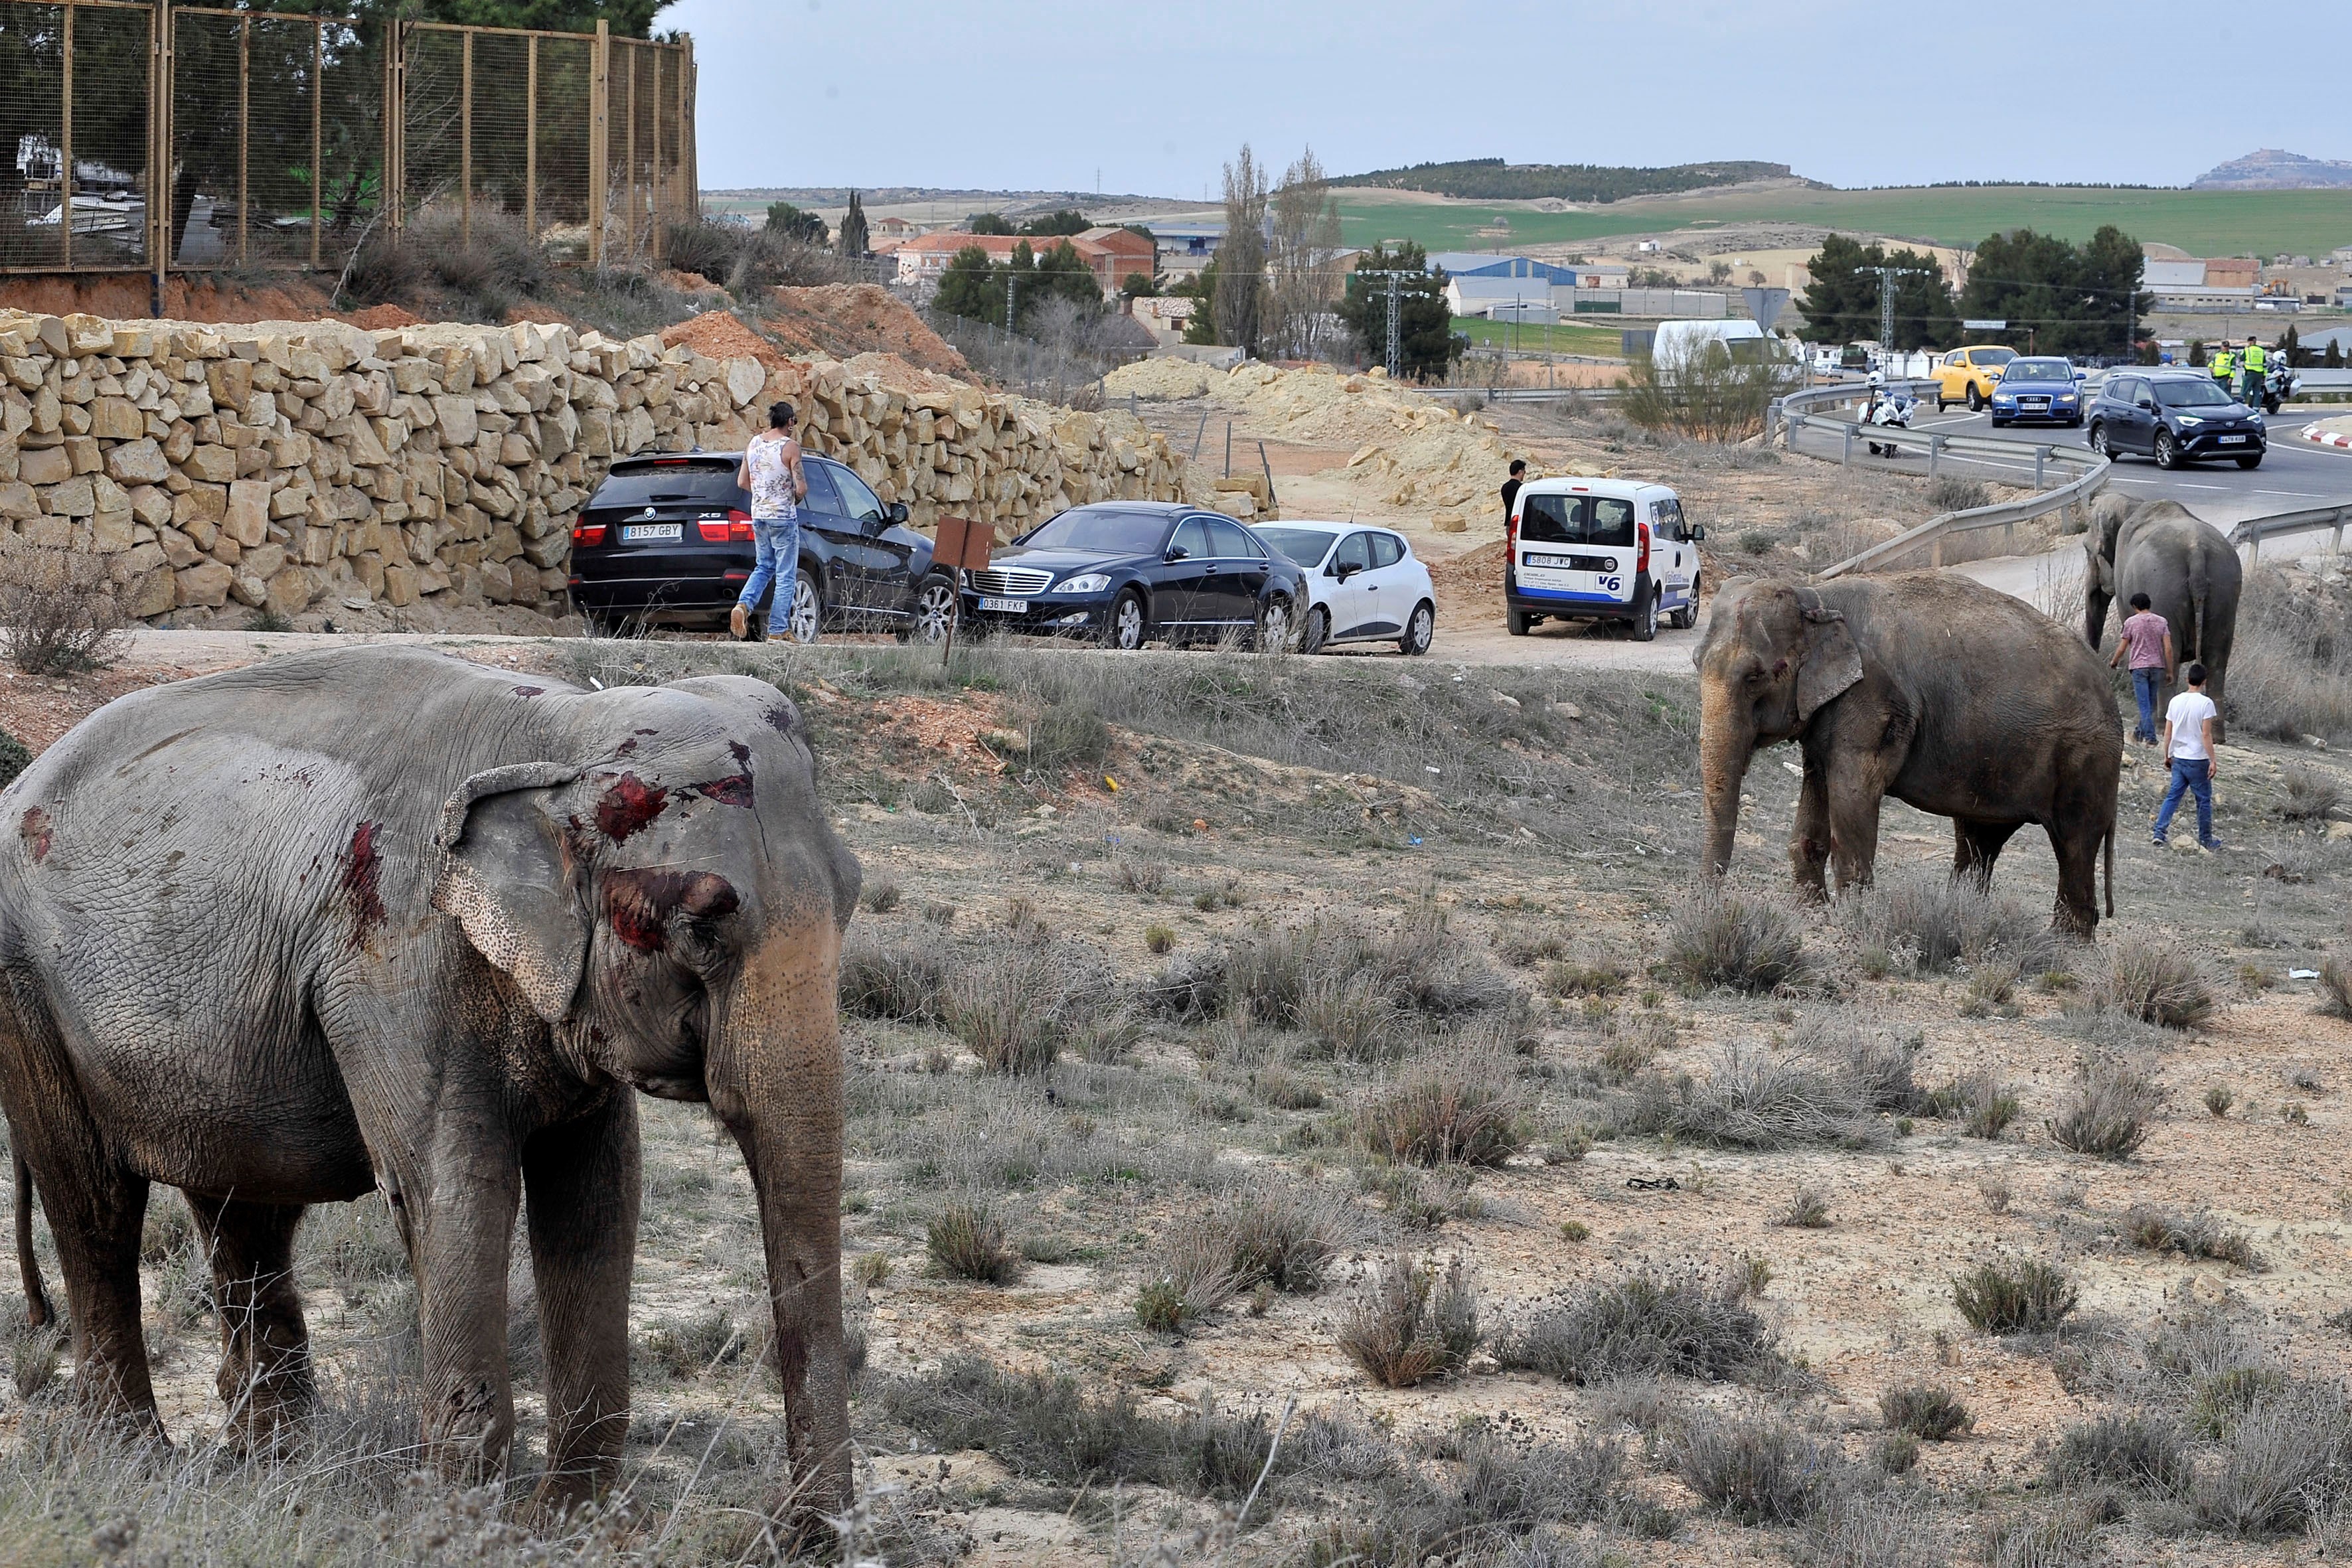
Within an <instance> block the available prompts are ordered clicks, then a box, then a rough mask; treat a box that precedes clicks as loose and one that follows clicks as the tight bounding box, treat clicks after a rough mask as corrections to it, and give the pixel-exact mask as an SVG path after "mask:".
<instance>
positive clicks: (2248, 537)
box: [2230, 502, 2352, 566]
mask: <svg viewBox="0 0 2352 1568" xmlns="http://www.w3.org/2000/svg"><path fill="white" fill-rule="evenodd" d="M2347 522H2352V502H2347V503H2345V504H2343V505H2339V506H2315V507H2306V508H2305V509H2304V510H2301V511H2281V512H2273V513H2272V514H2271V515H2270V516H2268V517H2250V518H2248V519H2246V521H2243V522H2242V523H2240V524H2238V526H2237V527H2235V528H2233V529H2231V531H2230V542H2231V543H2232V544H2242V545H2245V546H2247V547H2248V548H2247V554H2246V564H2247V565H2248V566H2252V565H2254V564H2256V563H2259V562H2260V561H2261V560H2262V558H2263V540H2265V539H2275V538H2277V537H2279V536H2281V535H2283V534H2289V533H2316V532H2317V531H2319V530H2321V529H2323V528H2326V529H2333V530H2334V531H2335V537H2334V538H2333V539H2332V540H2331V541H2330V542H2329V543H2328V547H2327V548H2328V551H2329V552H2330V553H2332V554H2341V553H2342V552H2343V550H2344V525H2345V524H2346V523H2347Z"/></svg>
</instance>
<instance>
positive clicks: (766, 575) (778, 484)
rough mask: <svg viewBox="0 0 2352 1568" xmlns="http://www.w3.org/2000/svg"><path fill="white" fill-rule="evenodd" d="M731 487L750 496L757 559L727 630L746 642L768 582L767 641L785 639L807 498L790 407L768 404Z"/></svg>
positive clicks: (797, 575) (789, 629)
mask: <svg viewBox="0 0 2352 1568" xmlns="http://www.w3.org/2000/svg"><path fill="white" fill-rule="evenodd" d="M735 483H736V486H737V487H738V488H739V489H747V490H749V491H751V542H752V548H753V549H754V550H755V551H756V552H758V560H757V562H756V563H755V564H754V565H753V566H752V568H751V577H750V578H749V579H748V580H747V581H746V582H745V583H744V584H743V592H742V594H741V595H740V596H739V597H738V598H737V599H736V601H735V608H734V609H733V610H732V611H730V613H729V615H728V617H727V625H728V627H729V629H730V630H731V631H733V632H734V634H735V636H736V637H737V638H738V639H739V640H740V639H741V638H745V637H750V636H751V616H752V615H753V613H754V612H756V611H757V610H758V609H759V607H760V595H761V594H764V593H766V592H767V591H768V584H771V583H772V584H775V587H776V596H775V598H774V599H773V600H772V601H770V603H769V605H768V636H769V637H773V638H781V639H785V640H789V639H790V638H791V637H792V619H793V586H794V584H796V583H797V582H798V581H799V578H800V561H801V514H800V502H801V500H803V498H804V497H806V496H807V494H808V476H807V475H805V474H803V473H802V472H801V444H800V442H799V441H797V440H796V439H794V438H793V405H791V404H789V403H773V404H770V405H768V427H767V428H766V429H765V430H762V431H761V432H760V433H759V434H758V435H757V436H754V437H751V444H750V445H749V446H747V447H744V448H743V466H742V467H741V468H738V469H737V470H736V472H735Z"/></svg>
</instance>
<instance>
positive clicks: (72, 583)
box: [0, 540, 131, 676]
mask: <svg viewBox="0 0 2352 1568" xmlns="http://www.w3.org/2000/svg"><path fill="white" fill-rule="evenodd" d="M130 649H131V639H130V637H129V636H128V634H127V633H126V631H125V630H124V617H123V614H122V607H121V605H118V604H117V603H116V602H115V598H114V595H113V593H112V591H111V589H110V585H109V584H108V582H107V576H106V568H105V564H104V563H103V561H102V560H101V559H100V558H99V557H96V556H89V555H80V554H76V553H74V552H70V551H65V550H48V549H44V548H41V547H39V546H36V545H31V544H26V543H24V542H21V541H17V540H8V541H6V542H5V543H0V655H5V657H6V658H7V660H8V662H9V663H11V664H13V665H15V666H16V668H18V669H20V670H22V671H24V672H25V673H26V675H51V676H56V675H79V674H80V673H82V672H83V671H84V670H90V669H105V668H110V667H111V666H113V665H115V664H117V663H120V662H121V658H122V656H123V655H124V654H126V653H128V652H129V651H130Z"/></svg>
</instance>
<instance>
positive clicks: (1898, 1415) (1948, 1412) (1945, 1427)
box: [1878, 1383, 1976, 1443]
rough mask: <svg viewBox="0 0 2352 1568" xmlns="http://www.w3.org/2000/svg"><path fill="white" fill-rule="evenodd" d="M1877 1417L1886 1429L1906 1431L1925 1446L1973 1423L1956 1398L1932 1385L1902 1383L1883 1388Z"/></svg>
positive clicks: (1972, 1417) (1963, 1406) (1944, 1389)
mask: <svg viewBox="0 0 2352 1568" xmlns="http://www.w3.org/2000/svg"><path fill="white" fill-rule="evenodd" d="M1878 1414H1879V1416H1880V1418H1881V1419H1882V1420H1884V1421H1885V1423H1886V1426H1887V1429H1888V1430H1890V1431H1895V1432H1908V1433H1909V1434H1910V1435H1911V1436H1914V1437H1916V1438H1919V1439H1920V1440H1921V1441H1922V1442H1927V1443H1940V1442H1942V1441H1943V1440H1944V1439H1945V1438H1947V1437H1949V1436H1954V1435H1955V1434H1957V1433H1960V1432H1965V1431H1967V1430H1968V1429H1969V1427H1970V1426H1974V1425H1975V1423H1976V1417H1975V1416H1974V1415H1970V1414H1969V1407H1968V1406H1967V1405H1964V1404H1962V1403H1961V1402H1960V1397H1959V1395H1958V1394H1954V1393H1953V1392H1952V1391H1951V1390H1950V1389H1948V1388H1946V1387H1945V1386H1943V1384H1936V1383H1906V1384H1899V1385H1897V1386H1895V1387H1894V1388H1890V1389H1887V1390H1886V1391H1885V1393H1883V1394H1880V1395H1879V1396H1878Z"/></svg>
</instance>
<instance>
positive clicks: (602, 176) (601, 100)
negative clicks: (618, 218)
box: [588, 16, 613, 268]
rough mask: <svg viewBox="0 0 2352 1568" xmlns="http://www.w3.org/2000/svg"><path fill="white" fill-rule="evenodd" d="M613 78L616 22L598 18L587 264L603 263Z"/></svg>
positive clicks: (591, 79)
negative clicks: (609, 98) (608, 118)
mask: <svg viewBox="0 0 2352 1568" xmlns="http://www.w3.org/2000/svg"><path fill="white" fill-rule="evenodd" d="M612 79H613V24H612V23H611V22H610V21H608V20H606V19H605V18H604V17H602V16H599V17H597V18H596V55H595V63H594V64H593V66H592V67H591V68H590V69H589V72H588V265H589V266H591V267H593V268H603V266H604V204H605V202H606V201H607V200H608V199H610V195H611V192H610V191H609V190H608V188H607V187H608V185H609V184H610V183H611V172H610V170H609V169H608V168H607V166H606V165H607V163H608V161H609V159H610V158H611V156H612V140H613V129H612V126H611V125H610V124H609V123H608V122H607V121H606V117H605V108H604V105H605V100H606V98H607V96H608V92H607V89H609V88H610V87H611V86H612Z"/></svg>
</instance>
